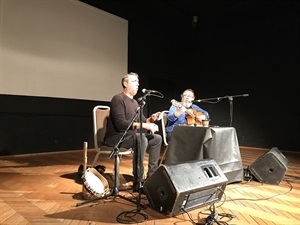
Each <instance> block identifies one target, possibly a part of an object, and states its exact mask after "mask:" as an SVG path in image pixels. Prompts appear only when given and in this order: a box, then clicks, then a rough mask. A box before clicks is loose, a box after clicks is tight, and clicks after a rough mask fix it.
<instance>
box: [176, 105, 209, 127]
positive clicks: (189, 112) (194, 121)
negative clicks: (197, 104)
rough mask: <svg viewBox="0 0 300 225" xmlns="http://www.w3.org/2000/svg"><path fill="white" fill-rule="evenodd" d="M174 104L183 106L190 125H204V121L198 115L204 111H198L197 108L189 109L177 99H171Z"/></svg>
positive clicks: (178, 106)
mask: <svg viewBox="0 0 300 225" xmlns="http://www.w3.org/2000/svg"><path fill="white" fill-rule="evenodd" d="M171 103H172V105H174V106H175V107H176V108H182V109H183V111H184V112H186V119H187V121H188V125H194V126H196V125H202V121H201V120H199V119H198V118H197V117H198V116H201V115H203V113H202V112H197V111H196V110H195V109H187V108H186V107H185V106H184V105H183V104H182V103H181V102H178V101H176V100H175V99H172V100H171Z"/></svg>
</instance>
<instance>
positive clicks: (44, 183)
mask: <svg viewBox="0 0 300 225" xmlns="http://www.w3.org/2000/svg"><path fill="white" fill-rule="evenodd" d="M267 151H268V149H255V148H246V147H241V155H242V161H243V166H244V168H247V166H249V165H251V164H252V163H253V162H254V161H255V160H256V159H257V158H258V157H260V156H261V155H263V154H264V153H265V152H267ZM283 154H284V156H285V157H286V158H287V159H288V160H289V164H288V169H287V171H286V173H285V176H284V177H283V178H282V181H281V182H280V184H279V185H274V184H265V183H261V182H258V181H255V180H250V181H246V180H245V181H242V182H239V183H232V184H228V185H227V186H226V189H225V191H224V195H223V197H222V199H221V201H219V202H215V204H214V207H215V212H216V213H217V214H218V215H217V216H216V219H217V222H214V223H210V224H230V225H247V224H249V225H250V224H251V225H266V224H272V225H274V224H278V225H292V224H294V225H299V224H300V181H299V178H300V173H299V172H300V157H299V156H300V154H299V153H296V152H283ZM94 156H95V150H94V149H88V159H87V161H88V165H91V163H92V161H93V158H94ZM131 160H132V156H131V155H129V156H123V157H122V158H121V162H120V174H121V178H120V179H121V182H122V184H123V186H122V187H120V192H119V194H120V196H122V197H120V196H109V197H107V198H105V199H97V201H94V202H89V203H86V204H82V205H81V203H82V202H84V201H85V199H84V198H83V196H87V197H91V195H86V192H85V191H83V185H82V179H81V178H80V176H79V174H78V167H79V165H80V164H83V150H77V151H64V152H51V153H40V154H28V155H15V156H1V157H0V224H3V225H10V224H11V225H19V224H20V225H21V224H30V225H40V224H47V225H51V224H56V225H57V224H68V225H73V224H86V225H96V224H98V225H103V224H120V223H123V224H129V223H130V224H145V225H146V224H147V225H171V224H172V225H196V224H199V225H200V224H206V222H205V221H206V219H207V218H208V216H209V214H210V211H209V206H205V207H200V208H197V209H194V210H191V211H189V212H186V213H182V214H179V215H176V216H174V217H169V216H167V215H164V214H162V213H159V212H157V211H155V210H154V209H152V208H151V207H149V205H148V200H147V197H146V195H144V194H141V195H138V193H136V192H132V190H131V189H130V184H131V181H130V180H131V178H132V176H131V169H132V167H131ZM146 160H147V159H146ZM98 165H104V166H105V167H106V171H105V173H106V174H107V175H109V174H111V173H112V172H113V170H114V160H113V158H112V159H108V158H107V155H102V156H101V158H100V159H99V161H98ZM181 176H182V175H181ZM157 182H159V181H157ZM110 184H111V181H110ZM126 189H127V190H126ZM87 197H85V198H87ZM123 197H124V198H123ZM129 200H130V201H129ZM78 203H79V205H77V204H78ZM126 212H127V213H126ZM123 213H126V214H125V215H126V216H122V215H124V214H123ZM135 213H137V215H136V214H135Z"/></svg>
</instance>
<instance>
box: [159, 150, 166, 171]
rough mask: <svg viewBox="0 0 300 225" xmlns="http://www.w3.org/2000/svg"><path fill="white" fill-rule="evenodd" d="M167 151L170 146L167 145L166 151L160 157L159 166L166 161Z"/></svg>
mask: <svg viewBox="0 0 300 225" xmlns="http://www.w3.org/2000/svg"><path fill="white" fill-rule="evenodd" d="M167 151H168V146H165V150H164V153H163V155H162V157H161V159H160V162H159V166H160V165H161V164H162V163H163V162H164V160H165V157H166V154H167Z"/></svg>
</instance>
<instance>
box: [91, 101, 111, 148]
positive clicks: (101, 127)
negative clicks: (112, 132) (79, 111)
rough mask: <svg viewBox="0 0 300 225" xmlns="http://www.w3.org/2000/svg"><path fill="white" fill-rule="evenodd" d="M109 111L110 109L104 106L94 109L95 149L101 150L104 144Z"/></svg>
mask: <svg viewBox="0 0 300 225" xmlns="http://www.w3.org/2000/svg"><path fill="white" fill-rule="evenodd" d="M109 111H110V107H109V106H103V105H97V106H95V107H94V109H93V130H94V146H95V148H99V147H100V146H101V145H102V144H103V142H104V137H105V132H106V125H107V119H108V117H109Z"/></svg>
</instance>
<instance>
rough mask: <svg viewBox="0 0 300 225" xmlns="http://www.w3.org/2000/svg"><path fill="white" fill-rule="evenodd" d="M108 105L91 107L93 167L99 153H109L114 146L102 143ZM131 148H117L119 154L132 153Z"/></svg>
mask: <svg viewBox="0 0 300 225" xmlns="http://www.w3.org/2000/svg"><path fill="white" fill-rule="evenodd" d="M109 111H110V107H109V106H103V105H97V106H95V107H94V108H93V131H94V147H95V149H96V151H97V154H96V155H95V158H94V161H93V164H92V167H94V166H95V165H96V163H97V161H98V158H99V156H100V155H101V154H106V155H110V154H111V153H112V151H113V150H114V147H110V146H107V145H105V144H104V136H105V132H106V126H107V119H108V117H109ZM132 153H133V149H132V148H124V147H120V148H119V156H122V155H128V154H132Z"/></svg>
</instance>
